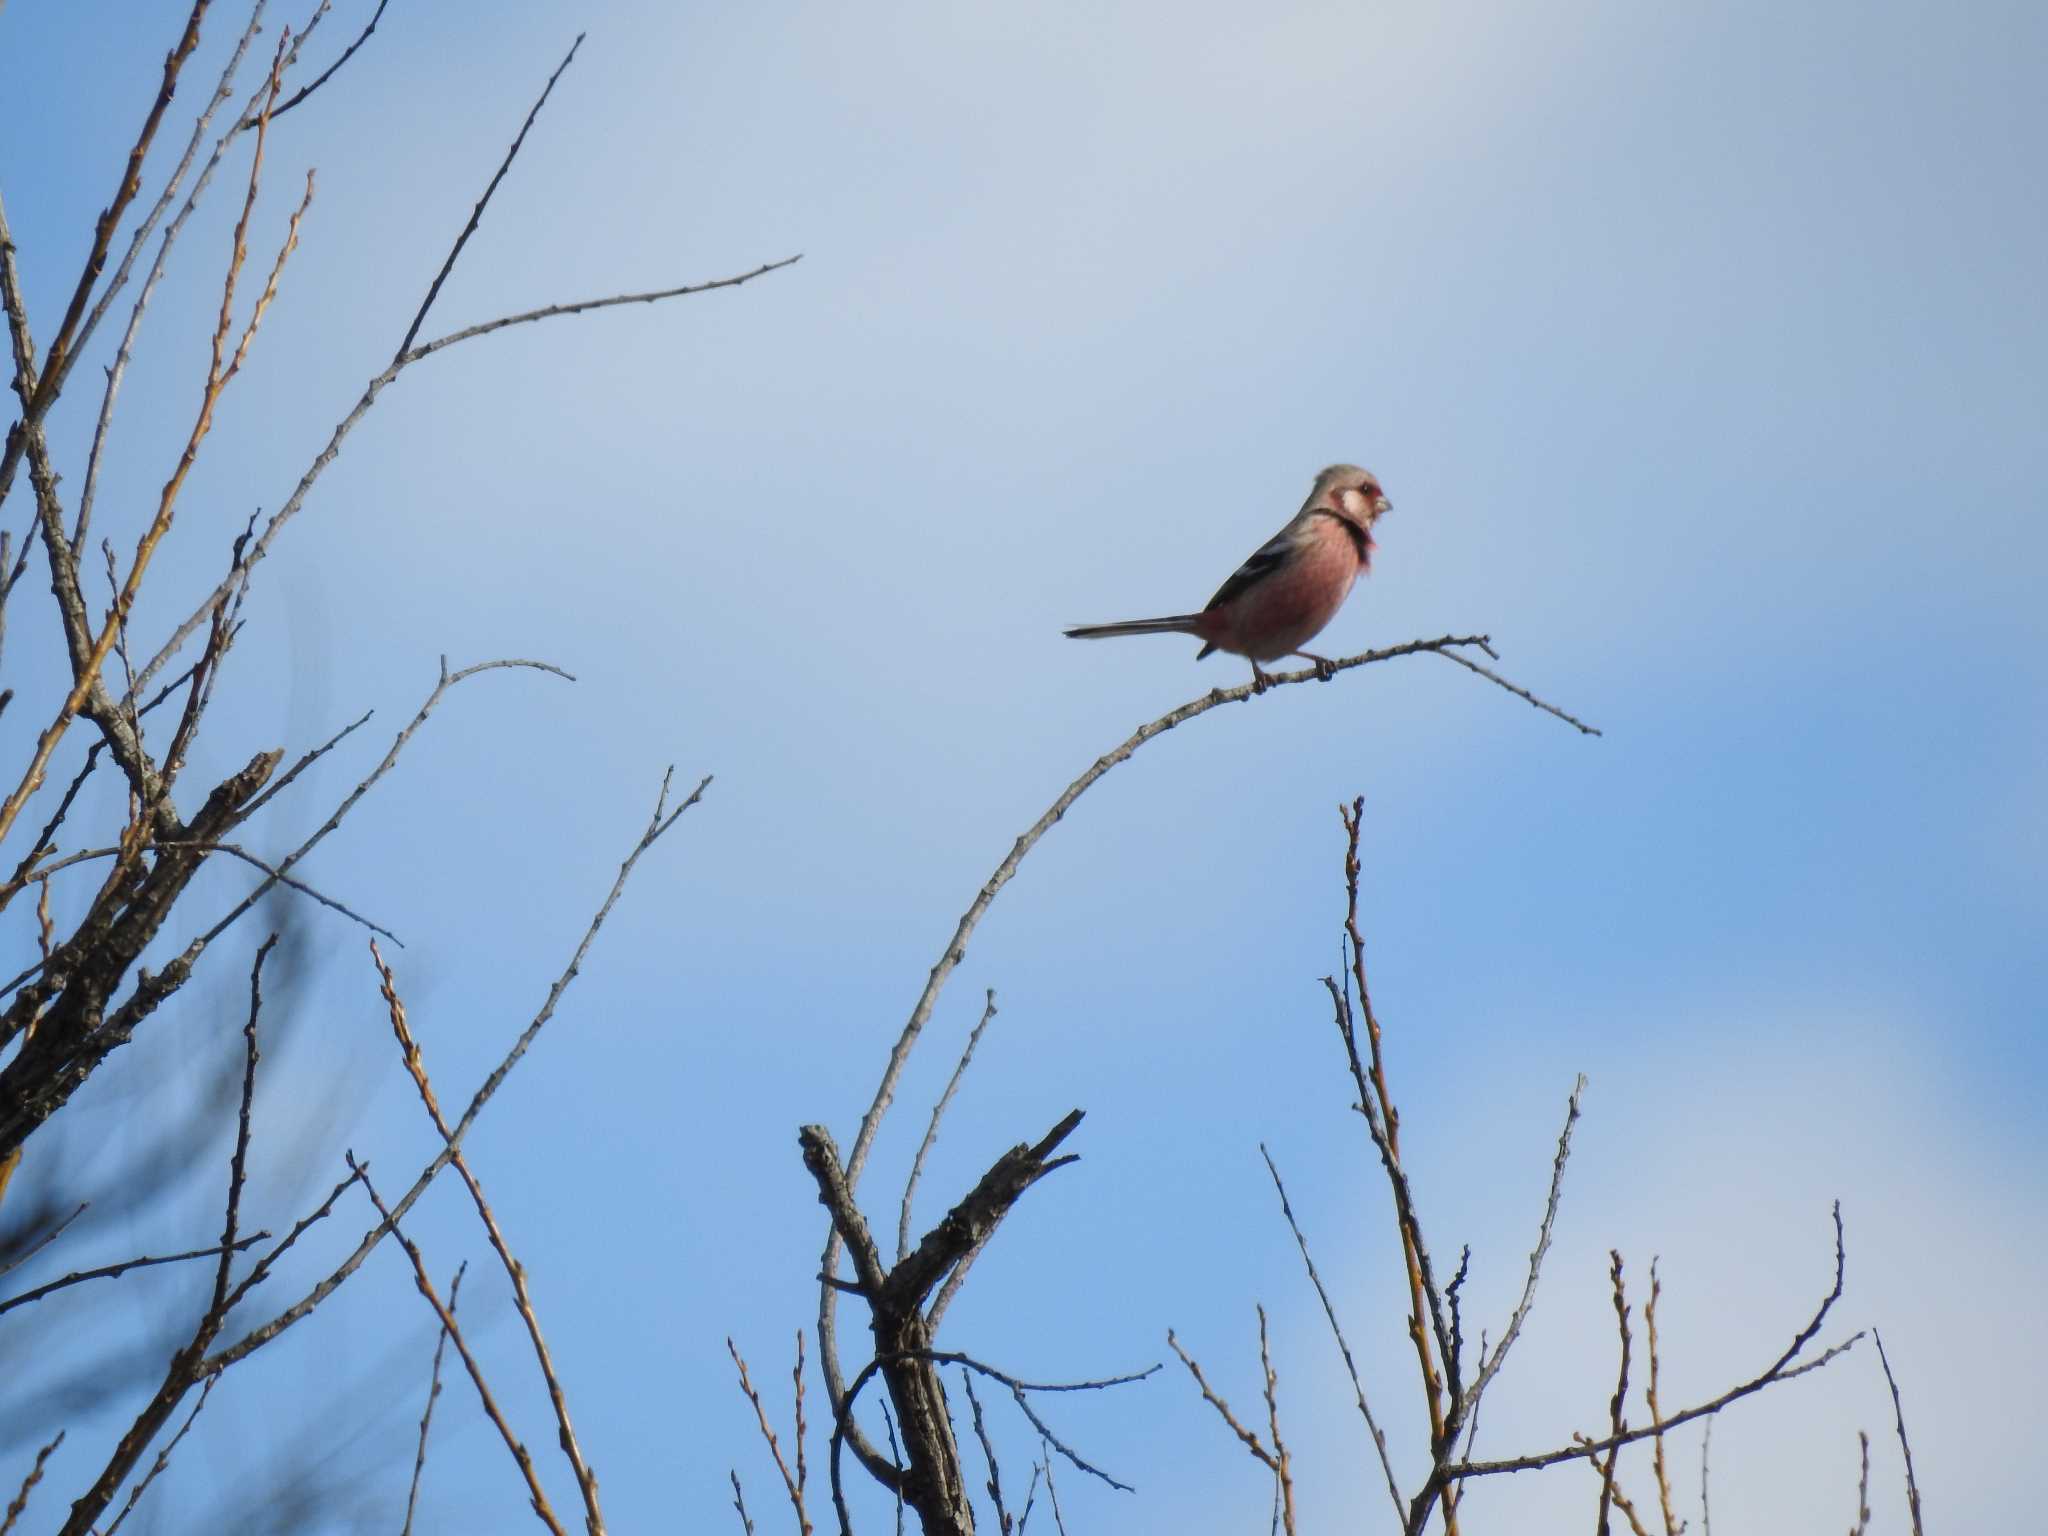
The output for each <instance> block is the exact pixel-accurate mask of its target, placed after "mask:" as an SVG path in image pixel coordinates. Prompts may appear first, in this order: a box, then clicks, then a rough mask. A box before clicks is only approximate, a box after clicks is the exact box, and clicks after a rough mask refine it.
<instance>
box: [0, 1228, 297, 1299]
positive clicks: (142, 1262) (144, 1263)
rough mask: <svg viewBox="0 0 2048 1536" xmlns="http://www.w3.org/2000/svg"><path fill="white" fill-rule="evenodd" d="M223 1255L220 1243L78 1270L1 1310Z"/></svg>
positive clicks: (254, 1237) (255, 1236)
mask: <svg viewBox="0 0 2048 1536" xmlns="http://www.w3.org/2000/svg"><path fill="white" fill-rule="evenodd" d="M269 1237H270V1234H269V1233H268V1232H252V1233H251V1234H250V1235H249V1236H247V1237H244V1238H241V1239H239V1240H238V1241H237V1242H236V1244H235V1247H236V1250H237V1251H240V1250H242V1249H245V1248H253V1247H254V1246H255V1245H256V1244H258V1243H261V1242H266V1241H268V1240H269ZM219 1254H220V1247H219V1245H218V1244H216V1245H214V1246H213V1247H211V1248H194V1249H192V1250H190V1251H189V1252H187V1253H167V1254H164V1255H163V1256H162V1257H160V1258H152V1257H150V1256H149V1255H147V1254H145V1255H143V1256H142V1257H141V1258H135V1259H123V1260H122V1261H121V1262H120V1263H119V1264H106V1265H102V1266H101V1267H100V1268H98V1269H82V1270H75V1271H73V1272H72V1273H71V1274H68V1275H66V1276H64V1277H63V1278H62V1279H60V1280H52V1281H51V1282H50V1283H49V1284H48V1285H39V1286H37V1287H36V1288H35V1289H34V1290H32V1291H23V1292H22V1293H21V1294H20V1295H18V1296H9V1297H8V1298H7V1299H6V1300H5V1301H0V1312H12V1311H13V1310H14V1309H15V1308H16V1307H25V1306H27V1305H28V1304H29V1303H30V1302H32V1301H41V1300H42V1299H43V1298H44V1297H45V1296H47V1295H49V1294H50V1292H52V1291H61V1290H63V1289H64V1288H65V1287H67V1286H73V1285H78V1284H80V1283H82V1282H84V1281H87V1280H112V1279H113V1278H115V1277H116V1276H117V1275H125V1274H126V1273H127V1272H128V1271H129V1270H131V1269H146V1268H148V1267H149V1266H151V1265H153V1264H182V1263H183V1262H184V1261H185V1260H187V1259H211V1258H215V1257H218V1256H219Z"/></svg>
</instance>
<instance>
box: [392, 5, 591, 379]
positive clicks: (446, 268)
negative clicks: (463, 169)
mask: <svg viewBox="0 0 2048 1536" xmlns="http://www.w3.org/2000/svg"><path fill="white" fill-rule="evenodd" d="M583 36H584V34H583V33H581V32H578V33H577V34H576V41H575V42H573V43H571V44H570V45H569V51H568V52H567V53H566V54H564V55H563V56H562V62H561V63H559V64H557V65H556V66H555V72H554V73H553V74H552V75H549V76H548V83H547V84H546V85H544V86H542V87H541V91H540V99H539V100H538V101H536V102H534V104H533V109H532V110H531V111H529V112H528V113H527V114H526V121H525V122H523V123H521V124H520V125H519V132H518V133H517V134H515V135H514V136H513V139H512V145H511V147H510V148H509V149H507V150H506V151H505V158H504V159H503V160H502V161H500V162H499V163H498V170H497V174H496V175H494V176H492V177H491V180H490V184H489V185H488V186H486V187H485V188H484V195H483V196H482V197H480V198H478V199H477V200H476V207H475V208H473V209H471V210H470V214H469V222H468V223H467V224H465V225H463V226H462V233H461V234H459V235H457V236H456V237H455V244H454V245H453V246H451V247H450V248H449V251H448V259H447V260H446V261H444V262H442V263H441V270H440V271H439V272H436V273H435V274H434V281H433V282H432V283H431V284H429V285H428V287H427V296H426V298H424V299H422V300H421V301H420V307H419V313H417V314H415V315H414V316H413V317H412V324H411V325H409V326H407V327H406V328H405V340H403V341H401V342H400V343H399V344H398V351H397V353H396V354H395V355H394V356H393V357H392V359H391V360H392V362H394V363H398V362H402V361H404V359H405V354H406V353H407V352H408V351H410V350H411V349H412V343H413V338H414V337H415V336H417V335H419V333H420V326H421V325H423V324H424V323H425V322H426V318H427V311H428V310H430V309H432V308H433V307H434V300H436V299H438V298H439V297H440V296H441V285H442V284H443V283H445V282H447V281H448V274H449V273H450V272H452V271H454V270H455V263H456V260H457V259H458V258H459V257H460V256H461V255H462V248H463V247H464V246H465V245H467V244H469V237H470V236H471V235H473V234H475V233H476V227H477V225H478V224H479V223H480V222H481V221H482V219H483V216H484V209H485V208H487V207H488V206H489V205H490V201H491V194H492V193H494V192H496V191H497V190H498V183H499V182H501V181H503V180H504V179H505V173H506V172H507V171H509V170H511V169H512V162H513V161H514V160H516V159H518V158H519V147H520V146H521V145H522V144H524V143H525V142H526V135H527V133H528V132H529V131H530V130H531V129H532V127H533V120H534V119H535V118H537V117H539V116H540V109H541V108H542V107H544V106H546V105H547V104H548V97H549V96H550V95H551V94H552V93H553V92H554V89H555V82H556V81H557V80H559V79H561V78H562V72H563V71H564V70H566V69H567V68H568V67H569V66H570V65H571V64H573V63H574V62H575V61H576V50H577V49H578V48H581V47H582V46H583Z"/></svg>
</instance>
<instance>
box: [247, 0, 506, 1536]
mask: <svg viewBox="0 0 2048 1536" xmlns="http://www.w3.org/2000/svg"><path fill="white" fill-rule="evenodd" d="M380 9H381V7H380ZM337 67H338V66H337ZM468 1269H469V1260H467V1259H464V1260H463V1261H462V1262H461V1263H460V1264H458V1265H456V1266H455V1278H454V1279H453V1280H451V1281H449V1282H448V1315H449V1316H450V1317H453V1316H454V1315H455V1307H456V1302H457V1300H458V1298H459V1297H460V1296H461V1294H462V1276H463V1274H464V1273H465V1272H466V1271H467V1270H468ZM447 1350H448V1330H447V1329H446V1328H442V1329H438V1330H436V1333H435V1337H434V1369H433V1371H432V1372H431V1373H430V1374H429V1375H428V1377H427V1406H426V1407H424V1408H422V1409H421V1410H420V1443H419V1449H418V1450H416V1451H414V1452H413V1457H412V1486H411V1487H410V1488H409V1489H407V1491H406V1495H405V1524H404V1525H403V1526H402V1527H400V1529H399V1533H398V1536H412V1517H413V1511H414V1510H416V1509H417V1508H418V1507H419V1502H420V1477H421V1475H422V1474H424V1473H425V1472H426V1470H427V1430H428V1428H429V1426H431V1425H432V1424H433V1422H434V1402H435V1400H436V1399H437V1398H439V1397H440V1395H441V1357H442V1356H443V1355H444V1354H446V1353H447ZM213 1379H214V1380H215V1381H218V1380H220V1378H219V1377H218V1376H216V1377H214V1378H213Z"/></svg>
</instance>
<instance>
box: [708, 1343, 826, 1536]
mask: <svg viewBox="0 0 2048 1536" xmlns="http://www.w3.org/2000/svg"><path fill="white" fill-rule="evenodd" d="M796 1337H797V1349H798V1351H799V1352H801V1351H802V1349H803V1337H804V1336H803V1334H802V1333H801V1332H799V1333H798V1334H797V1336H796ZM725 1351H726V1353H727V1354H729V1355H731V1356H732V1363H733V1364H734V1365H735V1366H737V1367H738V1368H739V1373H740V1391H742V1392H744V1393H745V1394H746V1398H747V1401H748V1402H749V1403H752V1404H753V1405H754V1422H755V1423H757V1424H758V1425H760V1427H761V1438H762V1439H763V1440H765V1441H767V1442H768V1454H769V1455H770V1456H772V1457H774V1458H775V1470H776V1471H777V1472H779V1473H781V1474H782V1486H783V1488H784V1490H785V1491H786V1492H787V1493H788V1494H789V1503H790V1507H791V1508H792V1509H794V1510H795V1511H796V1523H797V1529H798V1530H799V1531H801V1532H802V1533H803V1536H811V1517H810V1516H809V1515H807V1514H805V1513H804V1488H803V1483H802V1481H801V1480H800V1478H799V1476H798V1474H796V1473H792V1472H791V1471H790V1470H789V1463H788V1462H786V1461H784V1460H783V1459H782V1442H781V1441H780V1440H778V1439H777V1438H776V1435H775V1430H774V1427H773V1426H772V1425H770V1424H769V1422H768V1410H767V1409H766V1408H764V1407H762V1406H761V1394H760V1393H759V1392H757V1391H755V1390H754V1383H753V1380H752V1378H750V1377H749V1376H748V1375H747V1362H746V1360H745V1359H744V1358H743V1357H742V1356H741V1354H740V1351H739V1346H738V1345H737V1344H735V1343H733V1341H732V1335H730V1334H727V1335H726V1339H725ZM799 1361H801V1353H799ZM798 1372H799V1374H798V1376H797V1381H798V1384H799V1390H801V1384H802V1381H803V1376H802V1374H801V1372H802V1366H801V1364H799V1366H798ZM797 1412H798V1415H799V1427H798V1429H797V1436H796V1445H797V1457H798V1462H799V1465H801V1462H802V1457H803V1444H804V1436H803V1429H802V1427H801V1415H802V1412H803V1410H802V1408H801V1407H799V1408H798V1410H797Z"/></svg>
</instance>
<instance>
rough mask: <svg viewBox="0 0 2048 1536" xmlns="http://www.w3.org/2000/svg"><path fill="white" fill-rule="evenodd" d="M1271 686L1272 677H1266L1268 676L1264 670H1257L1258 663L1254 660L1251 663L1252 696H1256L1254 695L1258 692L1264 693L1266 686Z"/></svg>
mask: <svg viewBox="0 0 2048 1536" xmlns="http://www.w3.org/2000/svg"><path fill="white" fill-rule="evenodd" d="M1272 686H1273V679H1272V678H1270V677H1268V676H1266V674H1265V673H1264V672H1261V671H1260V670H1259V664H1258V663H1257V662H1256V661H1255V662H1253V663H1252V693H1253V695H1254V696H1256V695H1258V694H1261V693H1264V692H1265V691H1266V690H1267V689H1268V688H1270V687H1272Z"/></svg>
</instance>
